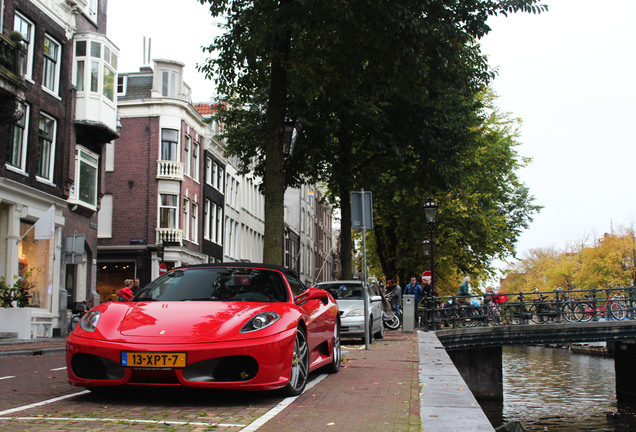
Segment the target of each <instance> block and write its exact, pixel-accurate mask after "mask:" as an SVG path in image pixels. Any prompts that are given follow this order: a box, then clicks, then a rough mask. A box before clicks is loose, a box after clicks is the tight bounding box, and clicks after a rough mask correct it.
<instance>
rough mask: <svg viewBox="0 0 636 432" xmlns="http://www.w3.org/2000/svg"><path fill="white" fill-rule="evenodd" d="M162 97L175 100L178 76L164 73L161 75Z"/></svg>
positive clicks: (172, 73) (173, 73) (167, 72)
mask: <svg viewBox="0 0 636 432" xmlns="http://www.w3.org/2000/svg"><path fill="white" fill-rule="evenodd" d="M161 95H162V96H166V97H171V98H174V97H176V96H177V74H176V73H175V72H169V71H164V72H162V73H161Z"/></svg>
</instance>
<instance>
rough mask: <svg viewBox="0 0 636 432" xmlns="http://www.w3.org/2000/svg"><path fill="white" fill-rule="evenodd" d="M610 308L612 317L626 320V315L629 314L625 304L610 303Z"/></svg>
mask: <svg viewBox="0 0 636 432" xmlns="http://www.w3.org/2000/svg"><path fill="white" fill-rule="evenodd" d="M609 310H610V317H612V318H614V319H615V320H624V319H625V316H626V315H627V314H626V313H625V306H623V305H622V304H620V303H610V305H609Z"/></svg>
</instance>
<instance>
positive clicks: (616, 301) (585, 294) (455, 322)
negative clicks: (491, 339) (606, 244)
mask: <svg viewBox="0 0 636 432" xmlns="http://www.w3.org/2000/svg"><path fill="white" fill-rule="evenodd" d="M635 307H636V287H633V286H632V287H627V288H603V289H592V290H570V291H568V290H561V289H557V290H555V291H551V292H540V291H533V292H526V293H523V292H519V293H506V294H504V293H497V294H481V295H472V296H468V297H459V296H447V297H429V298H426V299H424V300H423V301H422V302H421V303H420V305H419V308H418V315H419V316H418V319H419V325H420V326H421V327H424V328H425V329H440V328H444V327H453V328H457V327H474V326H490V325H520V324H545V323H563V322H593V321H605V320H607V321H611V320H627V319H636V313H635Z"/></svg>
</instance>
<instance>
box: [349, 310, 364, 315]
mask: <svg viewBox="0 0 636 432" xmlns="http://www.w3.org/2000/svg"><path fill="white" fill-rule="evenodd" d="M347 316H350V317H351V316H364V309H354V310H352V311H350V312H349V313H348V314H347Z"/></svg>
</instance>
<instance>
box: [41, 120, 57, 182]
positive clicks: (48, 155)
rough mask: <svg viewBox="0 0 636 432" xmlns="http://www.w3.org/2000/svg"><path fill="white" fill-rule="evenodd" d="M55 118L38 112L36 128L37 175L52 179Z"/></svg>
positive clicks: (48, 179) (50, 180)
mask: <svg viewBox="0 0 636 432" xmlns="http://www.w3.org/2000/svg"><path fill="white" fill-rule="evenodd" d="M55 128H56V123H55V120H54V119H52V118H51V117H49V116H47V115H44V114H40V123H39V130H38V172H37V175H38V177H40V178H42V179H44V180H47V181H49V182H52V181H53V163H54V155H55Z"/></svg>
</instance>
